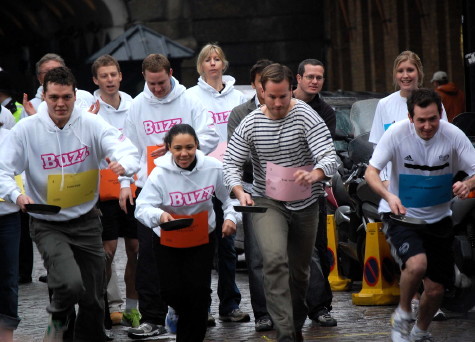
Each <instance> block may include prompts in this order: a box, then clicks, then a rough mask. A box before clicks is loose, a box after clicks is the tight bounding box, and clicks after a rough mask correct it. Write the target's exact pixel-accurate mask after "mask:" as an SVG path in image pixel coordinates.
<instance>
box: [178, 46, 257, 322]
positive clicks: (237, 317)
mask: <svg viewBox="0 0 475 342" xmlns="http://www.w3.org/2000/svg"><path fill="white" fill-rule="evenodd" d="M228 66H229V63H228V61H227V59H226V56H225V54H224V52H223V50H222V49H221V47H220V46H218V45H216V44H207V45H205V46H204V47H203V48H202V49H201V51H200V53H199V55H198V59H197V61H196V70H197V71H198V74H200V77H199V78H198V84H197V85H196V86H194V87H192V88H190V89H188V90H187V92H189V93H192V94H193V95H195V96H196V97H197V98H198V99H200V100H201V102H202V103H203V105H204V107H205V108H206V110H207V111H208V113H209V115H210V116H211V118H212V119H213V122H214V126H215V128H216V132H217V133H218V135H219V145H218V148H217V150H218V151H223V154H224V150H225V148H226V144H227V136H228V117H229V115H230V114H231V111H232V110H233V108H234V107H236V106H238V105H240V104H241V103H243V102H246V98H245V96H244V95H243V94H242V93H241V92H240V91H239V90H236V89H234V83H235V79H234V77H232V76H229V75H224V76H223V74H224V72H225V71H226V69H227V68H228ZM218 154H219V153H218ZM214 202H215V203H214V206H215V211H216V216H217V221H218V222H222V213H221V211H220V209H219V208H220V207H221V203H219V202H217V201H214ZM215 238H216V239H217V243H218V273H219V279H218V297H219V318H220V319H221V320H222V321H225V322H228V321H232V322H248V321H249V320H250V317H249V315H248V314H247V313H244V312H242V311H241V310H240V309H239V304H240V302H241V293H240V292H239V289H238V287H237V285H236V281H235V274H236V260H237V255H236V250H235V249H234V236H229V237H225V238H221V232H220V230H219V225H218V229H217V230H216V236H215ZM210 287H211V279H210ZM210 304H211V298H210ZM208 324H209V325H210V326H213V325H215V322H214V318H213V316H212V315H211V314H210V317H209V322H208Z"/></svg>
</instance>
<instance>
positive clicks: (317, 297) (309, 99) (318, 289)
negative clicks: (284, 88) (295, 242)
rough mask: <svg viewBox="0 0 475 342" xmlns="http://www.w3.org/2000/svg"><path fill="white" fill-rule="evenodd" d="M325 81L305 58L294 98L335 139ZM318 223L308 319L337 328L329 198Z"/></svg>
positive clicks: (317, 67) (323, 199) (316, 63)
mask: <svg viewBox="0 0 475 342" xmlns="http://www.w3.org/2000/svg"><path fill="white" fill-rule="evenodd" d="M324 82H325V68H324V66H323V63H322V62H320V61H319V60H318V59H305V60H303V61H302V62H300V64H299V67H298V70H297V88H296V89H295V90H294V93H293V94H294V96H295V98H297V99H299V100H302V101H304V102H305V103H307V104H308V105H309V106H310V107H312V108H313V110H315V111H316V112H317V114H318V115H319V116H320V117H321V118H322V119H323V121H325V124H326V125H327V127H328V129H329V130H330V133H331V135H332V137H334V136H335V129H336V116H335V111H334V110H333V108H332V107H331V106H330V105H328V104H327V103H326V102H325V101H324V100H323V99H322V97H321V95H320V92H321V91H322V89H323V84H324ZM318 200H319V207H318V209H319V212H318V215H319V220H318V232H317V239H316V240H315V248H314V251H313V255H312V263H311V264H310V281H309V286H308V292H307V306H308V309H309V313H308V317H309V318H310V319H311V320H313V321H316V322H318V323H319V324H320V325H321V326H325V327H334V326H336V325H337V321H336V319H335V318H333V317H332V315H331V314H330V311H331V310H332V299H333V293H332V289H331V286H330V282H329V281H328V275H329V274H330V262H331V261H330V260H329V257H328V253H327V250H328V247H327V244H328V239H327V207H326V197H325V196H322V197H320V198H319V199H318Z"/></svg>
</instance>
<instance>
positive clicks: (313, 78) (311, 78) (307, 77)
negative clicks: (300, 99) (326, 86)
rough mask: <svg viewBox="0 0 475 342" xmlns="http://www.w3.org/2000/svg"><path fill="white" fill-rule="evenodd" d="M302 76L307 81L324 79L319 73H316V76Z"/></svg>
mask: <svg viewBox="0 0 475 342" xmlns="http://www.w3.org/2000/svg"><path fill="white" fill-rule="evenodd" d="M304 77H305V78H306V79H307V80H308V81H313V80H317V81H319V82H320V81H322V80H324V79H325V77H323V76H320V75H318V76H316V75H305V76H304Z"/></svg>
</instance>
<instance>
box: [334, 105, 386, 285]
mask: <svg viewBox="0 0 475 342" xmlns="http://www.w3.org/2000/svg"><path fill="white" fill-rule="evenodd" d="M377 102H378V99H369V100H362V101H357V102H355V103H354V104H353V106H352V108H351V111H350V122H351V124H352V127H353V129H352V134H347V135H344V134H339V135H338V134H337V139H340V140H344V141H346V142H347V150H346V151H337V154H338V156H339V157H340V159H341V160H342V163H341V166H340V169H339V172H338V173H337V174H336V175H335V176H334V177H333V179H332V182H331V184H332V186H331V191H332V194H333V195H334V197H335V199H336V203H337V204H338V207H337V208H336V209H335V211H334V213H335V223H336V226H337V235H338V256H339V259H340V260H339V265H340V267H341V273H342V275H343V276H345V277H347V278H350V279H352V280H361V278H362V273H363V272H362V271H363V263H364V253H365V245H366V225H367V224H368V223H369V222H377V221H380V218H379V214H378V211H377V209H378V203H379V197H378V196H377V195H376V194H375V193H374V192H373V191H372V190H371V189H370V188H369V185H368V184H367V183H366V181H365V180H364V173H365V171H366V167H367V165H368V162H369V159H370V157H371V155H372V153H373V145H372V144H371V143H369V142H368V138H369V130H370V129H371V124H372V118H373V116H374V111H375V109H376V104H377Z"/></svg>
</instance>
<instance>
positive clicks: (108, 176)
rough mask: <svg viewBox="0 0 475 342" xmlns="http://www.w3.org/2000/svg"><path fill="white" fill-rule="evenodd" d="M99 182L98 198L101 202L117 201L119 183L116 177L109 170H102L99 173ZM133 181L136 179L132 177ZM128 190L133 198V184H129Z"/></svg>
mask: <svg viewBox="0 0 475 342" xmlns="http://www.w3.org/2000/svg"><path fill="white" fill-rule="evenodd" d="M100 175H101V180H100V182H99V198H100V200H101V201H111V200H119V194H120V183H119V179H118V176H117V175H116V174H115V173H114V172H113V171H112V170H111V169H104V170H101V172H100ZM134 179H137V177H136V176H135V175H134ZM130 190H132V194H133V195H134V197H135V190H137V187H136V186H135V184H134V183H132V184H130Z"/></svg>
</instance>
